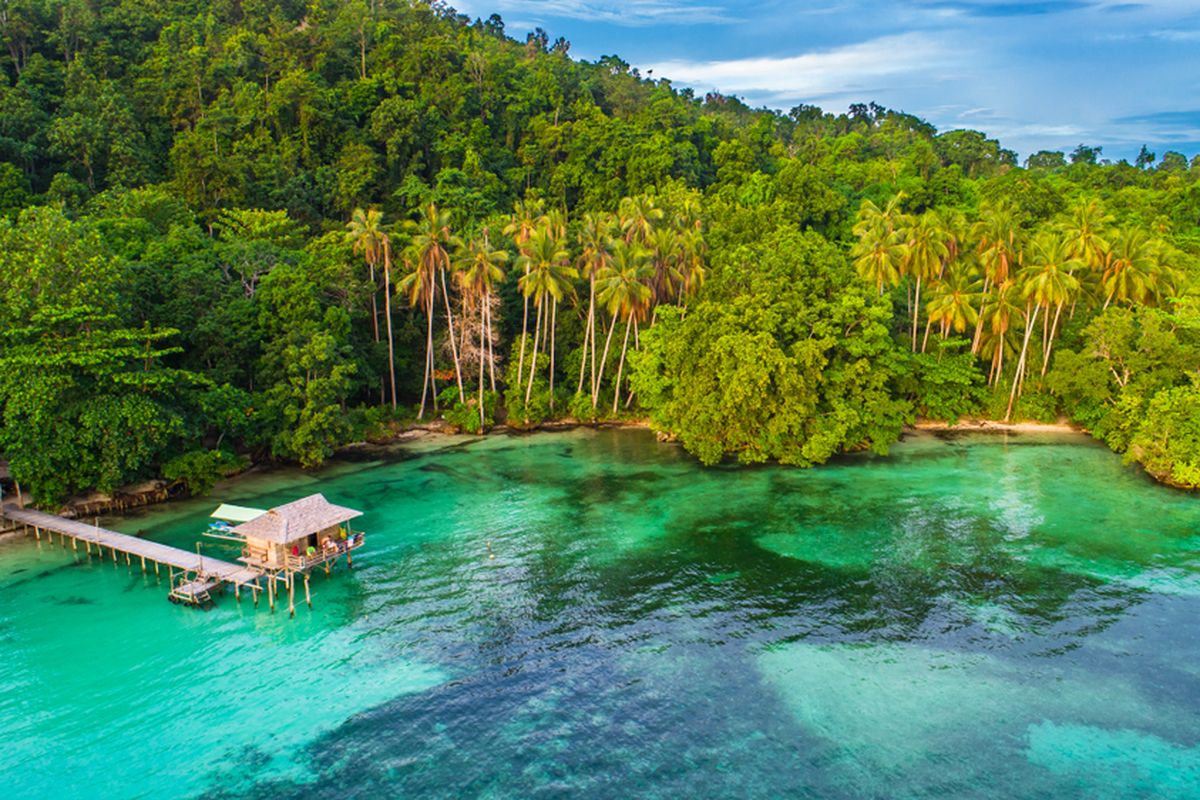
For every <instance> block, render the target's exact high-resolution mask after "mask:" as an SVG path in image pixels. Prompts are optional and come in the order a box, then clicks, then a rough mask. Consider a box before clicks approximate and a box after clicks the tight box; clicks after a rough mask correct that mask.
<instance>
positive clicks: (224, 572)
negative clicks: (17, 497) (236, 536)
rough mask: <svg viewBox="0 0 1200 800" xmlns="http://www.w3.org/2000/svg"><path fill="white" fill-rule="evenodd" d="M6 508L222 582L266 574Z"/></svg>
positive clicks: (249, 581)
mask: <svg viewBox="0 0 1200 800" xmlns="http://www.w3.org/2000/svg"><path fill="white" fill-rule="evenodd" d="M2 512H3V516H4V517H7V518H8V519H10V520H12V521H13V522H17V523H20V524H22V525H28V526H30V527H32V528H36V529H39V530H42V531H53V532H54V533H57V534H60V535H62V536H68V537H70V538H72V539H78V540H79V541H81V542H90V543H92V544H94V545H97V546H98V547H107V548H109V549H110V550H115V551H117V552H119V553H126V554H128V555H130V556H134V557H137V558H142V559H145V560H147V561H151V562H157V563H159V564H165V565H167V566H168V567H174V568H175V569H181V570H187V571H188V572H195V573H196V574H197V575H200V576H203V577H206V578H211V579H216V580H218V581H221V582H226V583H232V584H235V585H238V586H250V585H256V586H257V584H256V582H257V581H258V579H259V578H260V577H262V573H261V572H259V571H258V570H256V569H251V568H250V567H247V566H244V565H242V564H232V563H230V562H228V561H222V560H221V559H219V558H211V557H209V556H204V557H201V556H199V555H197V554H196V553H189V552H188V551H187V550H180V549H179V548H178V547H171V546H169V545H165V544H159V543H158V542H151V541H149V540H147V539H140V538H138V537H137V536H129V535H128V534H124V533H118V532H117V531H110V530H108V529H107V528H101V527H98V526H96V525H88V524H87V523H86V522H80V521H78V520H73V519H65V518H64V517H57V516H55V515H53V514H46V513H44V512H42V511H34V510H32V509H28V508H15V507H13V506H11V505H5V506H4V507H3V509H2Z"/></svg>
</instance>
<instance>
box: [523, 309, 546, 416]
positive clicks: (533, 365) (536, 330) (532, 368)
mask: <svg viewBox="0 0 1200 800" xmlns="http://www.w3.org/2000/svg"><path fill="white" fill-rule="evenodd" d="M541 332H542V302H541V301H540V300H539V301H538V304H537V322H536V323H534V327H533V356H531V358H530V361H529V384H528V385H527V386H526V387H525V405H526V406H528V405H529V398H531V397H533V377H534V376H535V375H537V354H538V336H539V334H541ZM522 349H524V347H522Z"/></svg>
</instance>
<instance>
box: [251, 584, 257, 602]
mask: <svg viewBox="0 0 1200 800" xmlns="http://www.w3.org/2000/svg"><path fill="white" fill-rule="evenodd" d="M250 593H251V594H252V595H254V607H255V608H258V584H257V583H255V584H252V585H251V586H250Z"/></svg>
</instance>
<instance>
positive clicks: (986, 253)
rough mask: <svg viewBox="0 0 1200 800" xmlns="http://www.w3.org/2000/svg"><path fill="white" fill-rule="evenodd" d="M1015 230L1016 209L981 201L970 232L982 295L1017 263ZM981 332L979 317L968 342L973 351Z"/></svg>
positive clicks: (1001, 279)
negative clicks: (980, 271)
mask: <svg viewBox="0 0 1200 800" xmlns="http://www.w3.org/2000/svg"><path fill="white" fill-rule="evenodd" d="M1018 230H1019V225H1018V224H1017V214H1016V209H1015V208H1014V207H1013V206H1012V205H1011V204H1009V203H1007V202H1003V203H984V204H983V206H982V207H981V208H980V213H979V221H978V222H976V223H975V225H974V226H973V227H972V229H971V233H972V235H973V236H974V238H975V239H976V240H977V241H978V245H977V247H976V254H977V255H978V256H979V263H980V265H981V266H982V267H983V295H984V297H987V295H988V292H989V290H990V289H991V288H992V287H993V286H1000V285H1001V284H1003V283H1004V282H1005V281H1007V280H1008V276H1009V275H1010V274H1011V273H1012V271H1013V269H1014V268H1015V266H1016V265H1017V263H1018V261H1019V258H1020V244H1019V241H1018V239H1017V232H1018ZM982 335H983V318H982V317H980V319H979V321H978V322H977V323H976V325H975V338H974V340H973V341H972V342H971V352H972V353H975V352H978V350H979V345H980V338H981V337H982Z"/></svg>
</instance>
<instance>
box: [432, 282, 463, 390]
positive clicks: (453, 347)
mask: <svg viewBox="0 0 1200 800" xmlns="http://www.w3.org/2000/svg"><path fill="white" fill-rule="evenodd" d="M438 272H439V273H441V276H442V299H443V300H445V301H446V327H447V329H448V331H449V333H450V355H451V356H452V357H453V358H454V378H455V380H457V381H458V402H460V403H465V402H467V397H466V394H465V393H464V392H463V382H462V365H461V364H459V361H458V345H457V344H455V342H454V313H453V312H452V311H451V310H450V292H449V291H448V290H447V289H446V270H445V269H439V270H438Z"/></svg>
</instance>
